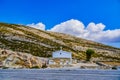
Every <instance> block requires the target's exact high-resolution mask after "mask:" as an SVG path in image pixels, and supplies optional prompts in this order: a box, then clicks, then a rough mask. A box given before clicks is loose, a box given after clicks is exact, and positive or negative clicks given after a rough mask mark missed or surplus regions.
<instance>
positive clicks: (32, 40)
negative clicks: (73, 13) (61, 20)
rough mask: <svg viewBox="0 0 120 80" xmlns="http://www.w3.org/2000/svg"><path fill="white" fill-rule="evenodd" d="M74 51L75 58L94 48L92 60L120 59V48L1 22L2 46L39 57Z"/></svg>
mask: <svg viewBox="0 0 120 80" xmlns="http://www.w3.org/2000/svg"><path fill="white" fill-rule="evenodd" d="M61 46H62V47H63V50H66V51H70V52H72V53H73V58H76V59H80V60H81V59H85V51H86V49H88V48H91V49H94V50H95V52H96V53H95V54H94V55H93V58H92V60H95V61H96V60H109V61H110V60H114V61H118V60H120V49H119V48H114V47H111V46H107V45H103V44H100V43H97V42H93V41H90V40H85V39H81V38H78V37H74V36H71V35H67V34H62V33H55V32H49V31H42V30H38V29H34V28H30V27H27V26H23V25H16V24H6V23H0V48H2V49H8V50H13V51H16V52H25V53H29V54H32V55H34V56H39V57H51V54H52V52H53V51H56V50H59V49H60V47H61Z"/></svg>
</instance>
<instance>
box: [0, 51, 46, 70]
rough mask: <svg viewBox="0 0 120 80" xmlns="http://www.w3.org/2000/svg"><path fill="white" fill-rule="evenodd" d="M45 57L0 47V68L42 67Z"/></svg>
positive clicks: (44, 63)
mask: <svg viewBox="0 0 120 80" xmlns="http://www.w3.org/2000/svg"><path fill="white" fill-rule="evenodd" d="M46 61H47V59H45V58H40V57H36V56H33V55H31V54H27V53H20V52H14V51H11V50H2V49H0V68H3V69H4V68H42V67H44V66H45V65H46Z"/></svg>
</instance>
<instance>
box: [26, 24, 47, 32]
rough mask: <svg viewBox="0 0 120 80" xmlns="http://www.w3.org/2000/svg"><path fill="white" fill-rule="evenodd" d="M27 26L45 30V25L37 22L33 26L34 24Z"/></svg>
mask: <svg viewBox="0 0 120 80" xmlns="http://www.w3.org/2000/svg"><path fill="white" fill-rule="evenodd" d="M27 26H29V27H33V28H36V29H40V30H45V25H44V24H43V23H41V22H39V23H37V24H35V23H32V24H27Z"/></svg>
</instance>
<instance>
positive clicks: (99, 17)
mask: <svg viewBox="0 0 120 80" xmlns="http://www.w3.org/2000/svg"><path fill="white" fill-rule="evenodd" d="M71 19H73V20H72V21H70V20H71ZM76 20H77V21H79V22H80V23H81V22H82V23H83V24H84V26H85V27H87V26H88V24H89V23H91V22H94V23H95V25H96V26H97V24H99V23H102V24H104V25H105V28H104V30H103V31H102V32H103V33H107V32H108V33H111V34H112V33H114V32H116V37H115V38H113V36H112V39H115V40H113V41H111V40H109V42H107V41H106V42H104V41H101V40H96V41H97V42H102V43H105V44H109V45H112V46H116V47H120V36H119V31H120V30H119V29H120V0H0V22H6V23H15V24H24V25H27V24H31V23H34V24H33V25H35V24H37V23H39V22H42V23H43V24H44V25H45V28H46V30H48V29H49V30H50V29H51V28H53V27H55V26H56V25H60V23H64V22H66V21H69V22H68V23H67V24H69V23H70V22H72V23H73V24H77V23H78V24H79V22H77V21H76ZM70 24H71V23H70ZM65 25H66V24H65ZM91 25H92V24H91ZM62 26H63V25H62ZM60 27H61V25H60ZM116 29H117V30H116ZM108 30H110V31H112V32H109V31H108ZM114 30H116V31H114ZM52 31H55V29H54V30H53V29H52ZM104 31H106V32H104ZM57 32H59V31H57ZM61 32H63V31H61ZM79 34H80V33H79ZM77 36H78V35H77ZM80 37H81V36H80ZM83 38H84V37H83ZM106 38H108V37H106ZM109 38H110V39H111V37H109ZM87 39H89V38H88V37H87ZM90 39H91V38H90ZM104 39H105V38H104ZM116 39H117V40H116ZM94 41H95V40H94Z"/></svg>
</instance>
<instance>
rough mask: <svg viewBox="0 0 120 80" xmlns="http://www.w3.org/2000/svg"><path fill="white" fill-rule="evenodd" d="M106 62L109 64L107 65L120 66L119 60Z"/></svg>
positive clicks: (105, 62)
mask: <svg viewBox="0 0 120 80" xmlns="http://www.w3.org/2000/svg"><path fill="white" fill-rule="evenodd" d="M102 63H104V64H107V65H111V66H120V61H119V62H108V61H104V62H102Z"/></svg>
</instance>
